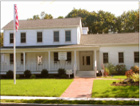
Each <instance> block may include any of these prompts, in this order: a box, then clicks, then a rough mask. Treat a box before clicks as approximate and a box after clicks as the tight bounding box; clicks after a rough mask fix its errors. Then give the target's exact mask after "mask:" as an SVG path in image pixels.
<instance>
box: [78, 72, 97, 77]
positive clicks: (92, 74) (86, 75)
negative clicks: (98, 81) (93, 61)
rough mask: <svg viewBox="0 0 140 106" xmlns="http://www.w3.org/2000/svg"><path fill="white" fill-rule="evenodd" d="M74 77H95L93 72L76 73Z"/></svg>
mask: <svg viewBox="0 0 140 106" xmlns="http://www.w3.org/2000/svg"><path fill="white" fill-rule="evenodd" d="M76 77H81V78H84V77H85V78H94V77H95V71H77V73H76Z"/></svg>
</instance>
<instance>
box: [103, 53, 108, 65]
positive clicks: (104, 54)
mask: <svg viewBox="0 0 140 106" xmlns="http://www.w3.org/2000/svg"><path fill="white" fill-rule="evenodd" d="M103 63H108V53H103Z"/></svg>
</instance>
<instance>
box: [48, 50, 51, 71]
mask: <svg viewBox="0 0 140 106" xmlns="http://www.w3.org/2000/svg"><path fill="white" fill-rule="evenodd" d="M50 61H51V55H50V51H48V71H50Z"/></svg>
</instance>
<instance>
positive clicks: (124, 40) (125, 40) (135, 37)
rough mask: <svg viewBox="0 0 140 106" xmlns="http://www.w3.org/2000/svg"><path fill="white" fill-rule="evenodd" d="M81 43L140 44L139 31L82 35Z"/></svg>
mask: <svg viewBox="0 0 140 106" xmlns="http://www.w3.org/2000/svg"><path fill="white" fill-rule="evenodd" d="M80 44H81V45H106V44H107V45H108V44H139V33H118V34H88V35H82V36H81V42H80Z"/></svg>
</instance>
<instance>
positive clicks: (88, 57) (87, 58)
mask: <svg viewBox="0 0 140 106" xmlns="http://www.w3.org/2000/svg"><path fill="white" fill-rule="evenodd" d="M86 62H87V65H90V56H86Z"/></svg>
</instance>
